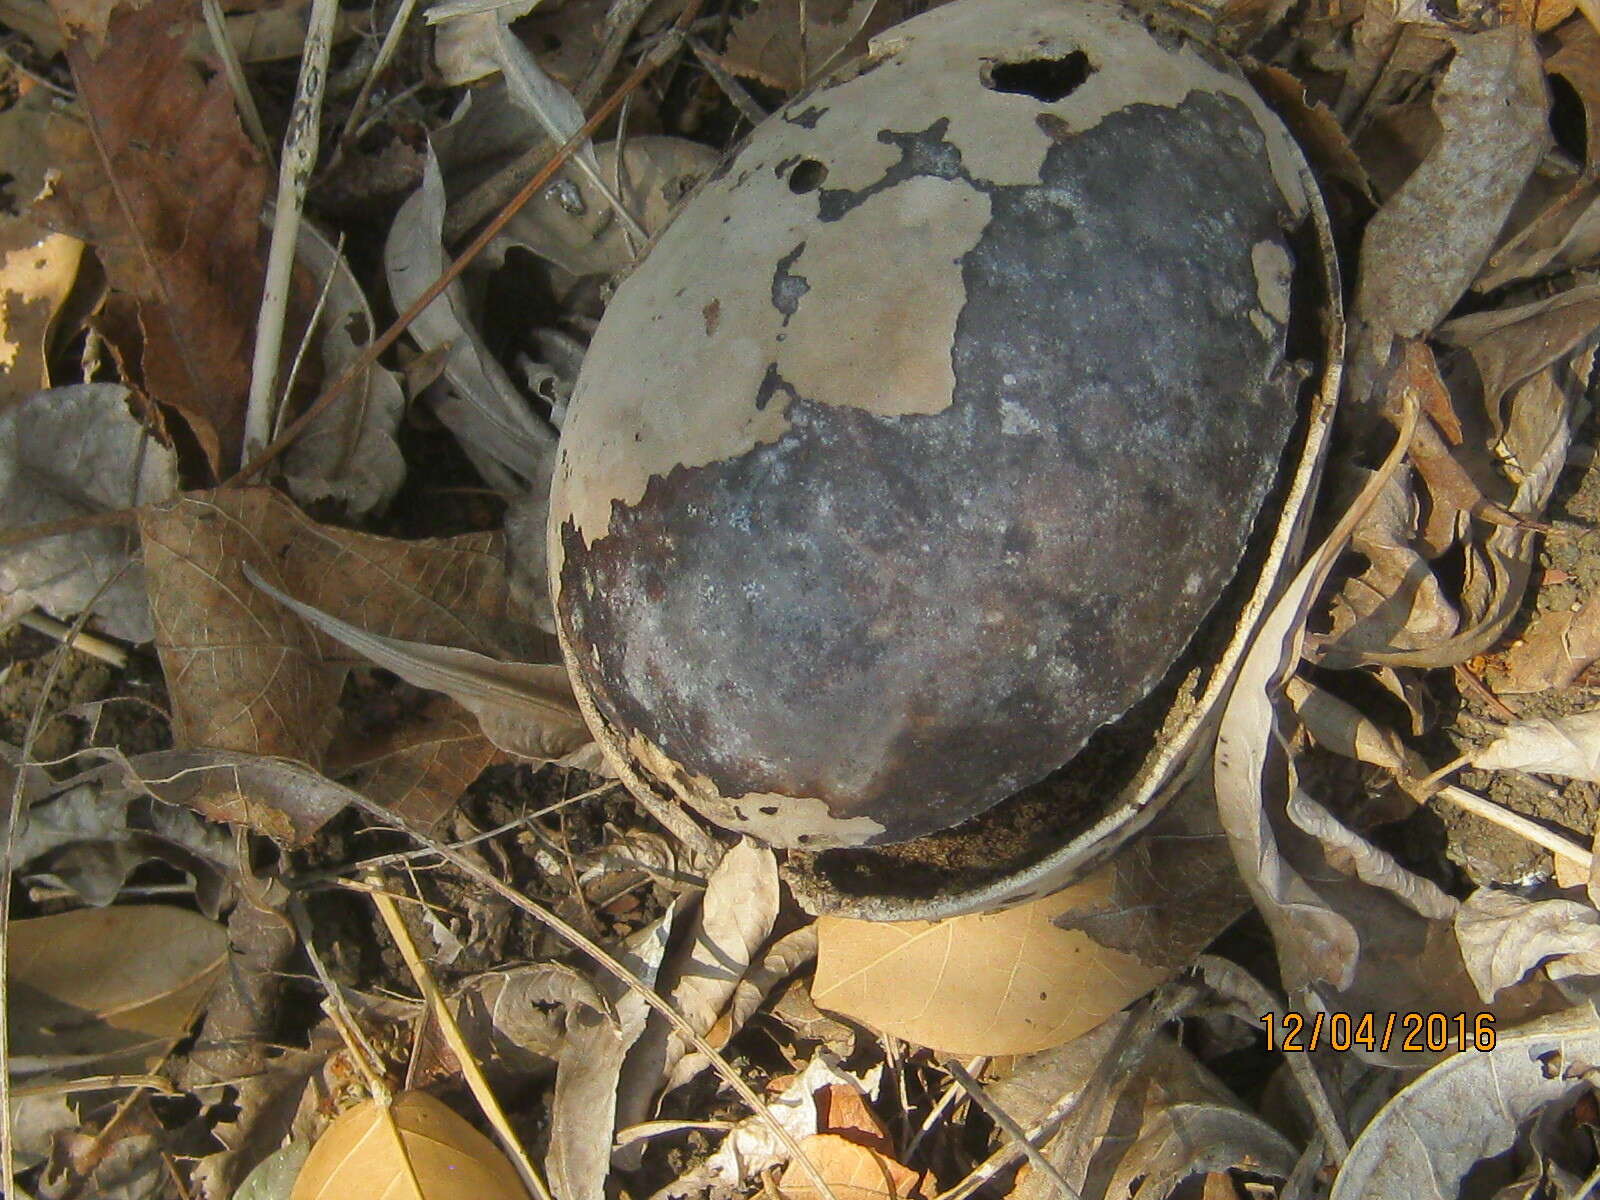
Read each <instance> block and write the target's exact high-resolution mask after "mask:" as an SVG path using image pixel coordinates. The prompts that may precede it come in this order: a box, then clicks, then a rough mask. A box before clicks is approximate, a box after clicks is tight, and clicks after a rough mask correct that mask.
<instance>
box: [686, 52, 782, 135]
mask: <svg viewBox="0 0 1600 1200" xmlns="http://www.w3.org/2000/svg"><path fill="white" fill-rule="evenodd" d="M688 46H689V49H690V50H692V51H693V52H694V56H695V58H697V59H698V60H699V61H700V65H701V66H702V67H704V68H705V69H706V74H707V75H709V76H711V80H712V82H713V83H715V84H716V85H717V86H718V87H719V88H721V89H722V94H723V95H724V96H726V97H727V98H728V102H729V103H730V104H732V105H733V106H734V108H736V109H738V110H739V115H740V116H741V117H743V118H744V119H745V120H746V121H749V122H750V124H752V125H759V124H761V122H763V121H765V120H766V119H767V113H766V110H765V109H763V108H762V107H761V106H760V105H759V104H757V103H756V102H755V97H753V96H751V95H750V93H749V92H748V91H746V90H745V87H744V85H743V84H742V83H740V82H739V81H738V80H737V79H735V78H734V77H733V73H732V72H731V71H729V70H728V68H727V67H725V66H723V65H722V60H721V59H719V58H718V57H717V56H716V54H714V53H713V52H712V50H711V47H709V46H707V45H706V44H705V43H704V42H702V41H701V40H700V39H699V38H697V37H692V38H690V39H689V42H688Z"/></svg>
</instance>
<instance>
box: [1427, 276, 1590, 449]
mask: <svg viewBox="0 0 1600 1200" xmlns="http://www.w3.org/2000/svg"><path fill="white" fill-rule="evenodd" d="M1597 327H1600V283H1590V284H1584V285H1582V286H1579V287H1574V288H1569V289H1567V290H1566V291H1564V292H1560V293H1558V294H1557V295H1554V296H1550V297H1548V298H1546V299H1544V300H1537V301H1534V302H1533V303H1531V304H1520V305H1517V306H1515V307H1512V308H1501V309H1494V310H1491V311H1489V312H1481V313H1473V314H1472V315H1470V316H1465V317H1457V318H1456V319H1455V320H1453V321H1447V322H1446V323H1445V324H1444V325H1442V326H1440V327H1439V340H1440V341H1443V342H1445V343H1446V344H1448V345H1451V346H1457V347H1460V348H1462V349H1464V350H1466V352H1467V353H1468V354H1470V355H1471V356H1472V361H1473V362H1474V363H1475V364H1476V365H1477V368H1478V376H1479V378H1480V379H1481V380H1482V381H1483V404H1484V408H1485V409H1486V410H1487V411H1488V414H1489V417H1490V420H1492V421H1493V422H1494V427H1495V430H1496V431H1497V432H1498V431H1499V430H1500V429H1501V428H1502V427H1503V425H1504V417H1503V415H1502V408H1503V406H1504V401H1505V397H1506V395H1507V394H1508V393H1509V392H1510V391H1511V390H1512V389H1513V388H1515V387H1516V386H1517V385H1518V384H1520V383H1522V382H1524V381H1526V380H1528V379H1531V378H1532V377H1533V376H1535V375H1537V374H1538V373H1539V372H1540V371H1542V370H1544V369H1545V368H1546V367H1548V366H1549V365H1550V364H1552V363H1555V362H1559V361H1560V360H1561V359H1563V358H1565V357H1566V356H1567V355H1568V354H1570V353H1572V351H1573V350H1574V349H1576V348H1577V347H1579V346H1582V345H1583V344H1584V343H1586V342H1587V341H1589V340H1590V339H1591V338H1592V337H1593V334H1594V331H1595V329H1596V328H1597Z"/></svg>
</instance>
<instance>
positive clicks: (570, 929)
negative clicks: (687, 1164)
mask: <svg viewBox="0 0 1600 1200" xmlns="http://www.w3.org/2000/svg"><path fill="white" fill-rule="evenodd" d="M694 7H695V4H694V0H691V2H690V8H691V9H692V8H694ZM350 800H351V802H352V803H353V804H354V805H355V807H357V808H359V809H360V810H361V811H362V812H363V813H365V814H366V815H367V816H368V817H370V818H371V819H372V820H374V821H377V822H378V823H379V824H381V825H384V826H386V827H388V828H390V829H398V830H400V831H401V832H402V833H405V834H407V835H408V836H410V837H411V838H412V839H413V840H414V841H416V842H417V843H418V844H420V845H423V846H426V847H428V848H429V849H430V850H432V851H433V852H434V853H435V854H437V855H438V856H439V857H440V858H443V859H444V860H445V861H447V862H448V863H450V865H451V866H453V867H455V868H456V869H457V870H458V871H461V872H462V873H463V874H465V875H466V876H467V877H468V878H469V879H472V880H473V881H474V882H476V883H478V884H479V885H481V886H483V887H485V888H488V889H489V890H490V891H491V892H494V893H495V894H496V895H497V896H500V897H502V898H504V899H506V900H508V901H510V902H511V903H512V904H513V905H514V906H516V907H517V908H519V909H521V910H522V911H523V912H525V913H527V914H528V915H529V916H530V917H532V918H533V919H534V920H536V921H538V922H540V923H541V924H543V925H545V926H546V927H547V928H549V929H550V930H552V931H553V932H554V933H555V934H556V935H557V936H558V937H560V938H562V939H563V940H565V941H566V942H567V943H568V944H569V945H571V946H573V947H574V948H575V949H578V950H581V951H583V953H585V954H587V955H588V956H589V957H590V958H591V959H593V960H594V962H595V963H596V964H597V965H599V966H600V967H601V968H603V969H604V970H605V971H607V972H609V973H610V974H611V975H612V977H613V978H615V979H617V980H618V981H619V982H621V983H622V984H623V986H625V987H626V988H628V989H629V990H630V991H632V992H633V993H635V994H636V995H637V996H638V997H639V998H640V999H641V1000H643V1001H644V1002H645V1003H646V1004H647V1005H649V1006H650V1007H651V1008H652V1009H654V1010H655V1011H656V1012H658V1013H660V1014H661V1015H662V1017H663V1018H665V1019H666V1022H667V1024H668V1025H669V1026H671V1027H672V1028H673V1029H674V1030H676V1031H677V1033H678V1035H679V1036H680V1037H682V1038H683V1040H684V1041H686V1042H688V1043H689V1044H690V1045H691V1046H693V1047H694V1048H695V1049H696V1050H698V1051H700V1053H701V1054H703V1055H705V1056H706V1058H707V1059H708V1060H710V1062H711V1065H712V1067H713V1068H714V1069H715V1070H716V1072H717V1074H718V1075H720V1076H721V1077H722V1079H723V1080H724V1082H726V1083H727V1084H728V1086H729V1087H730V1088H732V1089H733V1091H734V1093H735V1094H736V1095H737V1096H738V1097H739V1099H741V1100H743V1101H744V1102H745V1104H746V1105H748V1106H749V1108H750V1111H751V1112H753V1113H754V1114H756V1116H758V1117H759V1118H761V1119H762V1120H764V1121H765V1122H766V1123H767V1125H768V1127H769V1128H770V1129H771V1130H772V1132H773V1134H774V1135H775V1136H776V1137H777V1139H778V1141H779V1142H781V1143H782V1144H783V1146H784V1148H785V1149H786V1150H788V1151H789V1153H790V1155H792V1156H793V1158H794V1160H795V1161H796V1162H798V1163H799V1164H800V1166H801V1168H802V1169H803V1170H804V1171H805V1172H806V1174H807V1175H809V1176H810V1178H811V1182H812V1183H814V1184H816V1186H817V1190H818V1191H819V1192H821V1193H822V1195H823V1196H824V1197H826V1198H827V1200H839V1197H838V1196H837V1195H836V1194H835V1193H834V1190H833V1188H832V1186H831V1185H830V1184H829V1183H828V1180H827V1177H826V1176H824V1175H823V1174H822V1172H821V1171H820V1170H819V1169H818V1168H817V1165H816V1164H815V1163H814V1162H812V1161H811V1159H810V1158H809V1157H808V1156H807V1155H806V1153H805V1151H804V1150H802V1149H801V1148H800V1143H799V1142H798V1141H797V1140H796V1139H795V1136H794V1134H792V1133H790V1132H789V1131H788V1130H787V1129H785V1128H784V1127H783V1125H782V1124H781V1123H779V1121H778V1119H777V1117H775V1116H774V1115H773V1114H772V1113H771V1112H770V1111H769V1110H768V1108H767V1106H766V1105H765V1104H764V1103H762V1100H761V1097H759V1096H757V1095H756V1093H755V1091H754V1090H753V1089H752V1088H751V1087H750V1085H749V1084H748V1083H746V1082H745V1080H744V1078H743V1077H742V1076H741V1075H740V1074H739V1072H737V1071H735V1070H734V1069H733V1067H732V1066H730V1065H729V1063H728V1060H727V1059H726V1058H724V1057H723V1056H722V1054H721V1052H720V1051H718V1050H717V1049H716V1048H715V1047H713V1046H712V1045H711V1043H710V1042H708V1041H706V1039H705V1036H704V1035H703V1034H701V1033H700V1032H699V1031H698V1030H697V1029H695V1027H694V1026H693V1025H691V1024H689V1022H688V1021H687V1020H685V1019H684V1017H683V1014H681V1013H680V1012H678V1010H677V1009H675V1008H674V1007H672V1005H671V1004H669V1003H667V1001H666V1000H664V999H662V998H661V996H659V995H658V994H657V993H656V992H655V990H654V989H653V988H651V987H650V986H649V985H648V984H646V983H645V982H644V980H642V979H640V978H639V976H638V975H636V974H635V973H634V972H633V971H631V970H629V969H628V968H627V967H626V966H624V965H623V964H622V963H621V962H619V961H617V959H616V957H615V956H614V955H613V954H611V952H610V951H608V950H606V949H605V947H603V946H601V945H600V944H599V943H597V942H596V941H594V939H592V938H589V937H586V936H585V935H584V934H583V933H582V931H580V930H579V929H577V928H576V927H575V926H573V925H572V924H571V923H570V922H569V921H565V920H563V919H562V918H561V917H558V916H557V915H556V914H555V913H553V912H551V911H550V910H549V909H548V908H546V907H544V905H542V904H540V903H538V902H537V901H535V900H531V899H529V898H528V897H527V896H525V895H523V894H522V893H521V892H519V891H517V889H516V888H514V887H512V886H511V885H510V884H508V883H506V882H505V881H503V880H501V879H499V878H498V877H497V876H495V874H494V873H493V872H492V871H490V870H489V869H488V868H487V867H485V866H484V865H483V864H481V863H479V862H476V861H474V860H473V859H471V858H469V857H468V856H467V855H465V854H462V853H461V852H460V851H459V850H452V849H451V848H450V847H449V846H446V845H445V844H444V843H443V842H440V841H439V840H438V839H436V838H433V837H430V836H429V835H428V834H426V833H423V832H422V831H421V830H419V829H416V828H414V827H413V826H412V825H411V824H410V823H409V822H408V821H407V820H406V819H405V818H404V817H402V816H400V815H399V814H398V813H393V812H390V811H389V810H388V809H386V808H384V807H383V805H381V804H379V803H377V801H375V800H370V799H368V798H367V797H366V796H363V795H361V793H359V792H351V793H350Z"/></svg>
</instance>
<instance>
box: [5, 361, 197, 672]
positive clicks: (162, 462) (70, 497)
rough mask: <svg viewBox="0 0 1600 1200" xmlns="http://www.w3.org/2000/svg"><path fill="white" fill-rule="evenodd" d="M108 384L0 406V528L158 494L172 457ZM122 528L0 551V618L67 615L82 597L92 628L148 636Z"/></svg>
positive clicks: (174, 466)
mask: <svg viewBox="0 0 1600 1200" xmlns="http://www.w3.org/2000/svg"><path fill="white" fill-rule="evenodd" d="M131 399H132V397H131V395H130V394H129V392H128V389H127V388H125V387H123V386H122V385H121V384H116V383H79V384H72V385H70V386H68V387H59V388H53V389H51V390H50V391H46V392H36V393H34V394H33V395H30V396H28V397H26V398H25V399H24V400H23V401H22V402H21V403H19V404H15V405H12V406H10V407H8V408H5V409H3V410H0V525H12V524H16V525H28V524H32V523H34V522H39V521H56V520H63V519H69V518H73V517H80V516H84V515H86V514H89V513H99V512H108V511H116V510H119V509H124V508H128V507H131V506H133V505H136V504H148V503H153V502H156V501H160V500H165V499H167V498H168V497H169V496H171V495H172V494H173V493H174V492H175V491H176V490H177V486H178V462H177V455H175V454H174V453H173V452H172V451H171V450H169V449H167V448H166V447H165V446H162V445H161V444H160V443H159V442H157V441H155V440H154V439H153V438H151V437H150V435H149V434H148V433H147V432H146V430H145V429H144V427H143V426H142V425H141V424H140V422H139V420H138V419H137V418H136V417H135V416H134V415H133V413H132V412H131V411H130V408H129V402H130V400H131ZM133 551H134V546H133V539H132V538H131V537H130V536H129V531H128V529H127V528H126V527H125V526H108V527H103V528H94V529H82V530H79V531H78V532H77V533H74V534H71V535H69V536H67V537H57V538H45V539H40V540H38V541H34V542H29V543H25V544H23V545H21V546H15V547H12V548H11V549H10V550H8V551H6V553H5V554H4V555H3V556H0V624H4V623H5V622H6V621H8V620H9V619H11V618H13V617H15V616H16V615H17V614H18V613H19V612H25V611H26V610H27V609H29V608H30V607H32V606H34V605H38V606H40V607H42V608H44V609H45V610H46V611H48V612H51V613H53V614H55V615H56V616H58V617H61V618H63V619H70V618H72V617H74V616H76V615H77V614H78V613H80V612H82V611H83V609H85V608H86V607H88V606H89V605H90V604H91V603H93V604H94V606H95V612H96V615H97V617H98V620H99V624H98V626H97V628H99V629H101V630H104V631H105V632H107V633H110V634H112V635H113V636H115V637H121V638H127V639H128V640H130V641H135V642H142V641H148V640H149V639H150V637H151V635H152V628H151V623H150V603H149V600H148V599H147V597H146V594H145V576H144V573H143V571H142V570H141V569H140V566H139V563H138V561H137V558H136V557H135V555H134V553H133Z"/></svg>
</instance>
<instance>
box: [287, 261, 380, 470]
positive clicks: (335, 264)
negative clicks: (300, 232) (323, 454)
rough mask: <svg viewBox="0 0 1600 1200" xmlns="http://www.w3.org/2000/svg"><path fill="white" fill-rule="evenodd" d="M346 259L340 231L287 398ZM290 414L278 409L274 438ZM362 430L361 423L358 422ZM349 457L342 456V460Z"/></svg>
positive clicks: (302, 340) (296, 355)
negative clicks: (341, 264) (340, 268)
mask: <svg viewBox="0 0 1600 1200" xmlns="http://www.w3.org/2000/svg"><path fill="white" fill-rule="evenodd" d="M343 259H344V231H343V230H340V231H339V240H338V242H337V243H335V245H334V247H333V261H332V262H331V263H330V264H329V267H328V277H327V278H326V279H324V280H323V281H322V287H321V288H320V289H318V291H317V302H316V304H315V305H313V306H312V309H311V317H310V319H309V320H308V321H307V322H306V328H305V332H304V333H302V334H301V335H300V344H299V345H298V346H297V347H295V352H294V361H293V362H292V363H290V364H289V377H288V378H287V379H285V380H284V381H283V394H284V396H285V398H287V397H289V396H292V395H294V385H295V384H296V383H298V382H299V381H300V368H301V366H302V365H303V364H304V363H305V357H306V351H307V350H308V349H310V347H311V342H312V340H313V339H314V338H315V336H316V332H317V326H318V325H319V324H321V322H322V313H323V310H324V309H326V308H327V307H328V293H329V292H331V291H333V281H334V279H335V278H336V277H337V276H338V274H339V264H340V262H342V261H343ZM287 412H288V406H287V405H282V406H280V407H279V409H278V416H277V420H276V421H275V422H274V423H273V427H272V436H273V437H277V436H278V434H280V433H282V432H283V419H284V416H285V414H286V413H287ZM356 428H357V431H358V436H359V430H360V422H359V421H357V422H356ZM343 457H347V456H344V455H342V456H341V458H343ZM343 468H344V463H343V462H341V463H340V464H339V469H340V470H342V469H343Z"/></svg>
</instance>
